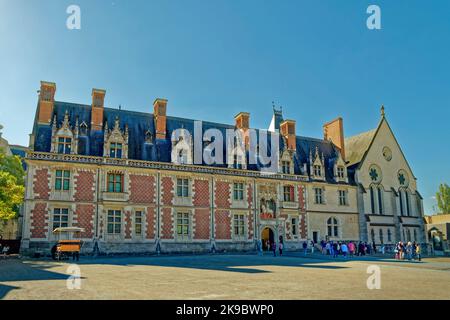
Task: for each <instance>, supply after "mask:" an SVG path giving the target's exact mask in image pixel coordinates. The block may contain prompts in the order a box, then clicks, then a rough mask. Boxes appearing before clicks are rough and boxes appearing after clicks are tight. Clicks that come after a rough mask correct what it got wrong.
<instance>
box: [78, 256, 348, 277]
mask: <svg viewBox="0 0 450 320" xmlns="http://www.w3.org/2000/svg"><path fill="white" fill-rule="evenodd" d="M324 263H327V262H326V261H318V260H313V259H311V260H307V261H306V260H303V259H297V258H292V257H272V256H258V255H192V256H153V257H101V258H95V259H94V258H89V259H83V260H82V261H80V262H79V264H80V265H87V264H95V265H102V264H104V265H116V266H131V265H143V266H159V267H172V268H191V269H200V270H215V271H229V272H243V273H270V272H271V271H267V270H263V269H261V268H258V267H261V266H283V267H293V268H318V269H345V268H347V267H341V266H333V265H324Z"/></svg>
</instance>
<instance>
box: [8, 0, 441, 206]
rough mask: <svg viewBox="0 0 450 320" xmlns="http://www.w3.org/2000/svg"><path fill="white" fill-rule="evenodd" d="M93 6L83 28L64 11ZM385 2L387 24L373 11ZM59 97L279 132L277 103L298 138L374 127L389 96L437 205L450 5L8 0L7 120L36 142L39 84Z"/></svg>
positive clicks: (390, 109)
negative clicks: (340, 121) (162, 103)
mask: <svg viewBox="0 0 450 320" xmlns="http://www.w3.org/2000/svg"><path fill="white" fill-rule="evenodd" d="M71 4H76V5H78V6H79V7H80V8H81V30H69V29H67V28H66V20H67V17H68V16H69V15H68V14H67V13H66V9H67V7H68V6H69V5H71ZM370 4H376V5H379V6H380V8H381V23H382V29H381V30H369V29H367V27H366V19H367V17H368V16H369V15H368V14H367V13H366V9H367V7H368V6H369V5H370ZM40 80H46V81H52V82H56V84H57V93H56V99H57V100H62V101H69V102H78V103H86V104H90V102H91V96H90V94H91V89H92V88H94V87H95V88H103V89H106V90H107V93H106V102H105V103H106V105H107V106H108V107H118V105H119V104H121V105H122V107H123V108H124V109H130V110H138V111H147V112H151V111H152V102H153V100H154V99H155V98H156V97H161V98H167V99H168V100H169V104H168V113H169V114H170V115H174V116H181V117H189V118H193V119H202V120H209V121H215V122H225V123H233V116H234V115H235V114H236V113H238V112H239V111H247V112H250V113H251V118H250V122H251V126H252V127H259V128H267V127H268V125H269V123H270V119H271V114H272V101H275V103H276V105H277V106H278V105H281V106H283V112H284V117H285V118H291V119H295V120H296V121H297V134H299V135H303V136H312V137H322V124H323V123H325V122H326V121H328V120H331V119H333V118H335V117H336V116H342V117H343V118H344V131H345V135H346V136H349V135H354V134H357V133H359V132H362V131H367V130H369V129H372V128H375V127H376V125H377V124H378V121H379V114H380V113H379V108H380V105H381V104H384V105H385V107H386V114H387V118H388V121H389V123H390V125H391V127H392V129H393V130H394V133H395V134H396V136H397V139H398V141H399V143H400V145H401V146H402V148H403V151H404V153H405V155H406V157H407V159H408V161H409V163H410V165H411V167H412V169H413V171H414V173H415V175H416V177H417V178H418V186H419V190H420V191H421V193H422V195H423V196H424V203H425V210H426V212H427V213H430V212H432V211H433V209H432V206H433V205H434V204H435V200H434V199H433V196H434V194H435V191H436V190H437V186H438V184H439V183H441V182H447V183H450V160H449V159H450V147H449V138H450V134H449V123H450V108H449V104H450V1H447V0H442V1H439V0H433V1H425V0H420V1H419V0H404V1H401V0H398V1H391V0H389V1H381V0H372V1H364V0H345V1H344V0H321V1H316V0H314V1H313V0H311V1H301V0H292V1H288V0H282V1H274V0H270V1H260V0H179V1H176V0H143V1H137V0H109V1H106V0H88V1H84V0H71V1H65V0H49V1H46V0H39V1H31V0H0V91H1V94H0V123H1V124H2V125H4V127H5V128H4V129H3V136H4V137H5V138H6V139H8V140H9V142H10V143H12V144H22V145H28V134H29V133H30V132H31V128H32V122H33V118H34V114H35V109H36V103H37V93H36V91H37V90H38V89H39V81H40Z"/></svg>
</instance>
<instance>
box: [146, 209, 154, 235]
mask: <svg viewBox="0 0 450 320" xmlns="http://www.w3.org/2000/svg"><path fill="white" fill-rule="evenodd" d="M146 222H147V231H146V238H147V239H154V238H155V232H156V230H155V208H153V207H149V208H147V216H146Z"/></svg>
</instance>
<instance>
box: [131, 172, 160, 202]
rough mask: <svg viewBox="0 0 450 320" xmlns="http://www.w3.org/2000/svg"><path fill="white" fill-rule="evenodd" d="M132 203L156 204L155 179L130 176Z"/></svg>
mask: <svg viewBox="0 0 450 320" xmlns="http://www.w3.org/2000/svg"><path fill="white" fill-rule="evenodd" d="M130 201H131V202H134V203H152V202H155V177H153V176H143V175H136V174H130Z"/></svg>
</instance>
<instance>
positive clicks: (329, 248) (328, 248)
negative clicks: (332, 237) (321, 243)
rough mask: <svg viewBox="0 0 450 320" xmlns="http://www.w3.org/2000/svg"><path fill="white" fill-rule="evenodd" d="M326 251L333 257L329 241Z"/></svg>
mask: <svg viewBox="0 0 450 320" xmlns="http://www.w3.org/2000/svg"><path fill="white" fill-rule="evenodd" d="M325 250H326V252H327V254H328V255H331V244H330V242H329V241H327V243H326V245H325Z"/></svg>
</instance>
